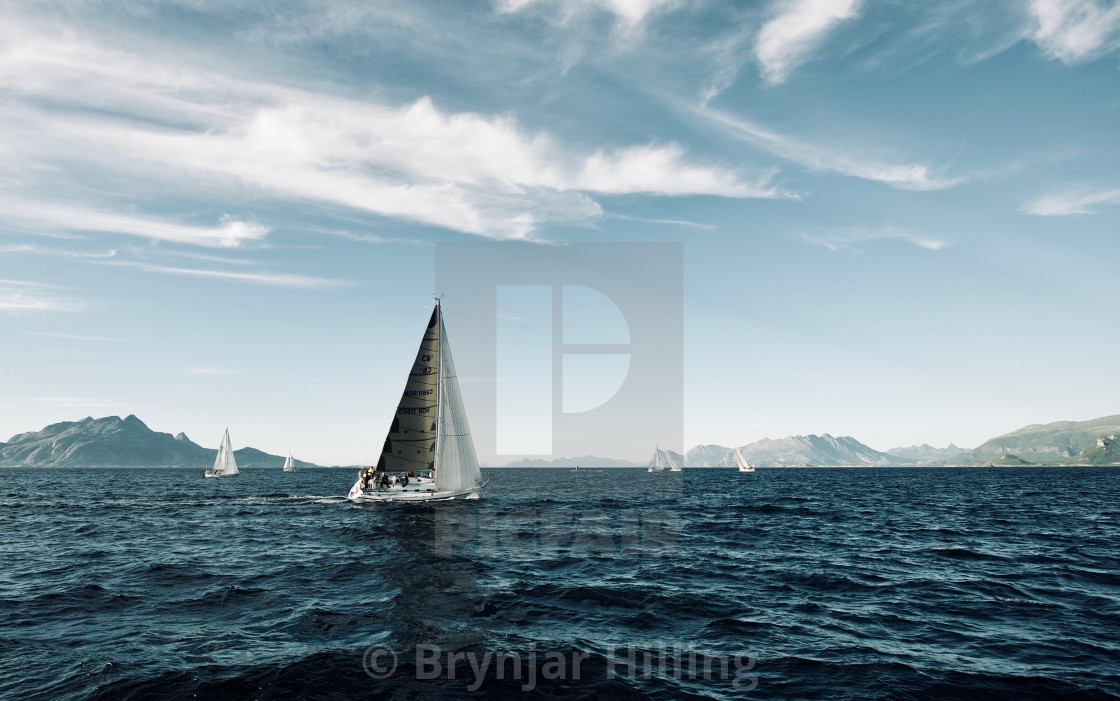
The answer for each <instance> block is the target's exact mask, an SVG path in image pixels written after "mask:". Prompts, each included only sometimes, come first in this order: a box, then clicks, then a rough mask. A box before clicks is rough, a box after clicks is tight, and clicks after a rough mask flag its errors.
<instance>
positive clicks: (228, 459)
mask: <svg viewBox="0 0 1120 701" xmlns="http://www.w3.org/2000/svg"><path fill="white" fill-rule="evenodd" d="M204 474H205V476H206V477H236V476H237V475H239V474H241V473H239V472H238V471H237V460H236V459H235V458H234V457H233V447H232V446H230V444H229V429H228V428H227V429H226V432H225V434H224V435H223V436H222V444H221V445H220V446H218V457H216V458H214V467H213V468H211V469H209V470H207V471H206V472H205V473H204Z"/></svg>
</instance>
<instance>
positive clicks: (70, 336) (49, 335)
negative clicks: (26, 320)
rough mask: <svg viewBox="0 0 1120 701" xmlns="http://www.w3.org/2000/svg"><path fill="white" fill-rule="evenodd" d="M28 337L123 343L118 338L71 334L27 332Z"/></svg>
mask: <svg viewBox="0 0 1120 701" xmlns="http://www.w3.org/2000/svg"><path fill="white" fill-rule="evenodd" d="M28 335H29V336H43V337H46V338H62V339H66V340H69V341H104V342H108V343H124V340H123V339H120V338H109V337H107V336H78V335H76V334H72V333H50V332H48V331H29V332H28Z"/></svg>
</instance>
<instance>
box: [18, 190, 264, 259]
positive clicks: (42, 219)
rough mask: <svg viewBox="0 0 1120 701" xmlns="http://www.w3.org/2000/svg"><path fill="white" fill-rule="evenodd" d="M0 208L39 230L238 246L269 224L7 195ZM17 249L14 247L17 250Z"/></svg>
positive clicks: (27, 227) (28, 249)
mask: <svg viewBox="0 0 1120 701" xmlns="http://www.w3.org/2000/svg"><path fill="white" fill-rule="evenodd" d="M2 204H3V207H2V209H0V220H7V221H8V222H9V223H10V224H14V225H17V226H20V227H21V228H22V229H24V230H25V231H28V232H31V233H38V232H39V231H41V230H43V229H44V228H45V229H47V230H48V231H50V230H55V229H58V230H62V231H69V232H75V231H81V232H103V233H114V234H128V235H130V236H140V237H143V238H147V239H152V240H155V241H173V242H175V243H186V244H193V245H197V246H215V247H235V246H238V245H239V244H240V243H242V242H243V241H252V240H258V239H262V238H264V237H265V236H266V235H267V234H268V232H269V227H267V226H262V225H261V224H258V223H256V222H253V221H241V220H239V219H235V218H233V217H229V216H224V217H222V219H221V222H220V223H219V224H218V225H217V226H192V225H188V224H181V223H177V222H174V221H170V220H168V219H166V218H163V217H154V216H148V217H145V216H137V215H134V214H122V213H118V212H112V211H106V210H104V209H99V208H86V207H75V206H69V205H64V204H60V203H57V202H49V201H41V200H15V199H14V198H11V197H9V198H5V200H4V201H2ZM22 251H23V252H29V253H54V254H56V255H72V256H78V257H112V256H113V255H114V254H115V251H110V252H109V253H108V254H107V255H98V254H89V253H77V252H73V251H66V250H63V249H48V248H45V247H42V246H30V245H25V246H23V247H22ZM13 252H14V251H13Z"/></svg>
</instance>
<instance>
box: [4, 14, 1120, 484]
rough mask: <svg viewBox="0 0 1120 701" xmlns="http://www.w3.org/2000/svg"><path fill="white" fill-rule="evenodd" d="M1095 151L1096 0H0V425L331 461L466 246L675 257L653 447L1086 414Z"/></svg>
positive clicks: (1106, 172)
mask: <svg viewBox="0 0 1120 701" xmlns="http://www.w3.org/2000/svg"><path fill="white" fill-rule="evenodd" d="M1118 164H1120V5H1117V4H1116V3H1115V2H1104V1H1102V0H1029V1H1026V2H1004V1H1001V0H984V1H981V0H945V1H944V2H934V3H914V2H904V1H902V0H894V1H891V0H862V1H861V0H778V1H774V2H757V3H755V2H751V3H736V2H715V1H710V2H709V1H706V0H694V1H689V0H497V1H496V2H492V3H487V2H477V3H461V2H451V1H448V2H427V1H417V2H409V3H399V2H385V3H379V2H372V1H369V0H360V1H350V0H316V1H314V2H310V1H309V2H298V1H282V2H269V3H261V2H242V1H238V0H221V1H220V2H218V1H216V0H215V1H211V0H179V1H175V0H164V1H161V2H148V1H145V0H128V1H125V2H119V3H98V2H82V1H77V0H75V1H72V2H52V1H50V0H45V1H43V2H36V3H20V2H7V1H0V341H2V343H0V440H5V439H6V437H7V436H11V435H14V434H17V433H21V432H24V431H31V430H39V429H41V428H43V427H44V426H46V425H48V424H51V423H55V422H58V421H66V420H77V419H81V418H83V417H85V416H95V417H97V416H107V415H120V416H125V415H128V414H136V415H137V416H139V417H140V418H141V419H143V420H144V421H145V422H146V423H147V424H148V425H149V426H150V427H151V428H153V429H154V430H159V431H166V432H170V433H177V432H179V431H184V432H186V433H187V435H188V436H189V437H190V438H191V439H193V440H195V441H197V442H198V443H200V444H202V445H205V446H209V447H216V446H217V444H218V442H219V440H220V438H221V434H222V431H223V429H224V428H226V427H227V426H228V427H229V428H230V432H231V437H232V438H233V442H234V446H235V447H241V446H244V445H251V446H254V447H256V448H260V449H262V450H266V451H269V452H273V453H278V454H284V453H285V452H286V451H287V449H288V448H291V449H292V450H293V451H294V453H295V455H296V457H297V458H300V459H304V460H309V461H312V462H316V463H319V464H353V463H356V462H367V461H369V460H370V459H371V456H376V454H377V452H378V451H379V450H380V446H381V443H382V441H383V439H384V435H385V431H386V430H387V428H388V422H389V420H390V418H391V416H392V413H393V410H394V406H395V404H396V401H397V399H398V398H399V396H400V392H401V389H402V387H403V384H404V379H405V374H406V372H407V369H408V366H409V364H410V363H411V361H412V358H413V356H414V355H415V352H416V346H417V343H418V342H419V339H420V336H421V333H422V330H423V328H422V327H423V325H424V322H425V321H426V319H427V315H428V313H429V310H430V306H431V304H432V302H431V296H432V292H433V291H434V287H435V286H436V281H435V280H434V277H433V276H434V272H433V271H434V259H435V250H436V246H437V245H438V244H440V243H447V242H472V241H479V242H482V241H525V242H530V243H531V244H533V245H539V246H557V245H564V244H566V243H572V242H598V241H611V242H680V243H681V244H682V247H683V274H684V299H683V305H684V307H683V309H684V337H683V343H684V369H683V373H684V408H683V409H684V411H683V414H684V427H683V444H682V445H675V446H674V445H668V446H666V445H662V446H661V447H663V448H664V447H669V448H672V449H675V450H680V449H682V448H688V447H691V446H693V445H696V444H703V443H719V444H722V445H732V444H736V445H745V444H747V443H750V442H753V441H755V440H758V439H761V438H763V437H770V438H780V437H784V436H787V435H795V434H809V433H817V434H821V433H825V432H828V433H831V434H833V435H852V436H854V437H856V438H857V439H859V440H861V441H863V442H865V443H867V444H868V445H870V446H872V447H874V448H877V449H880V450H887V449H889V448H892V447H895V446H907V445H912V444H918V443H930V444H933V445H936V446H944V445H946V444H948V443H950V442H953V443H955V444H956V445H958V446H961V447H965V448H970V447H975V446H976V445H978V444H979V443H981V442H982V441H984V440H986V439H987V438H990V437H992V436H995V435H998V434H1001V433H1005V432H1008V431H1011V430H1014V429H1016V428H1019V427H1021V426H1024V425H1026V424H1031V423H1046V422H1050V421H1056V420H1080V419H1089V418H1094V417H1097V416H1103V415H1107V414H1114V413H1120V399H1118V398H1120V374H1118V373H1117V372H1116V363H1115V359H1116V357H1117V355H1116V354H1117V351H1116V348H1117V347H1120V325H1118V324H1117V323H1116V309H1117V302H1118V301H1120V276H1118V275H1117V274H1116V269H1117V265H1116V262H1117V261H1118V260H1120V166H1118ZM445 308H446V309H447V324H448V333H449V336H450V337H451V338H453V339H454V338H455V337H456V335H457V334H458V335H460V336H461V335H469V333H470V329H463V328H456V326H455V321H454V314H453V310H454V300H453V299H447V300H445ZM457 369H458V371H459V373H460V374H461V375H463V376H470V375H472V373H477V369H472V368H465V367H462V366H458V367H457ZM472 391H474V390H472V388H471V385H470V383H465V384H464V388H463V394H464V401H465V402H466V404H467V408H468V411H469V409H470V403H471V396H472ZM592 394H594V393H593V392H592ZM594 447H595V446H594V445H593V444H592V445H589V446H588V451H587V452H588V453H593V452H594ZM647 447H648V446H635V448H634V451H633V454H630V455H615V456H612V457H620V458H628V459H644V458H645V457H646V455H647V454H648V453H649V452H650V451H649V450H647ZM639 448H640V450H639ZM513 457H515V456H494V455H480V458H481V459H482V460H483V461H488V462H491V463H494V462H497V463H498V464H500V463H501V462H502V461H503V460H508V459H512V458H513Z"/></svg>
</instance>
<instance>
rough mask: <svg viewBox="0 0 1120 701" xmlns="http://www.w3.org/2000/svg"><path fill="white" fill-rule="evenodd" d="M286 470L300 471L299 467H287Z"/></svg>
mask: <svg viewBox="0 0 1120 701" xmlns="http://www.w3.org/2000/svg"><path fill="white" fill-rule="evenodd" d="M284 472H299V468H298V467H285V468H284Z"/></svg>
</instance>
